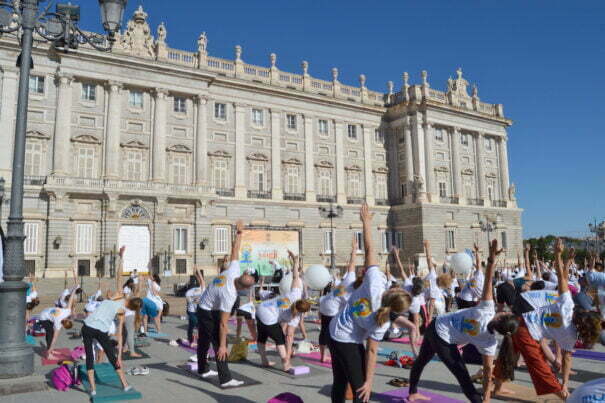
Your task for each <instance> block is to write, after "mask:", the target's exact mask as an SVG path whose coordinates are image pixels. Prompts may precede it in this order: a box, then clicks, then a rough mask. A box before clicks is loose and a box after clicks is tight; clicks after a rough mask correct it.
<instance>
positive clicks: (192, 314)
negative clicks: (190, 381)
mask: <svg viewBox="0 0 605 403" xmlns="http://www.w3.org/2000/svg"><path fill="white" fill-rule="evenodd" d="M195 277H196V278H197V283H198V286H197V287H192V288H190V289H188V290H187V292H186V293H185V300H186V301H187V341H188V342H189V346H190V347H195V346H196V345H194V339H193V330H194V329H196V328H197V315H196V311H197V306H198V305H199V303H200V298H201V297H202V293H203V292H204V289H205V288H206V283H205V282H204V277H203V276H202V274H201V273H200V270H199V269H198V268H197V267H196V268H195Z"/></svg>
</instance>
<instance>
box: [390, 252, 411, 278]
mask: <svg viewBox="0 0 605 403" xmlns="http://www.w3.org/2000/svg"><path fill="white" fill-rule="evenodd" d="M391 253H393V257H394V258H395V264H396V265H397V268H398V269H399V272H400V273H401V278H402V279H403V280H407V279H408V276H407V273H406V272H405V269H404V268H403V264H401V258H400V257H399V249H397V248H396V247H394V246H393V248H392V249H391Z"/></svg>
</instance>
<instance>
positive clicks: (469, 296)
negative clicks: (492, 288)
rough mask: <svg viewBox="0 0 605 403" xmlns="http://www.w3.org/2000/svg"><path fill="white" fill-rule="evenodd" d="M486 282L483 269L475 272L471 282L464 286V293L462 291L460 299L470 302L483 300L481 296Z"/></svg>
mask: <svg viewBox="0 0 605 403" xmlns="http://www.w3.org/2000/svg"><path fill="white" fill-rule="evenodd" d="M484 281H485V276H484V275H483V271H482V270H481V269H478V270H475V273H474V274H473V276H472V277H471V279H470V280H469V282H468V283H467V284H466V285H465V286H464V288H463V289H462V291H460V298H461V299H462V300H464V301H469V302H470V301H477V300H479V298H481V294H482V293H483V282H484Z"/></svg>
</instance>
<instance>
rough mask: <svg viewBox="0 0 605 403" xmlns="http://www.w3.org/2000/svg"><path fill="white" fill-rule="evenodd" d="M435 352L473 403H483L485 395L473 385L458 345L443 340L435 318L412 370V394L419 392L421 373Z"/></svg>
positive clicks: (425, 334) (427, 331)
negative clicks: (437, 329) (436, 328)
mask: <svg viewBox="0 0 605 403" xmlns="http://www.w3.org/2000/svg"><path fill="white" fill-rule="evenodd" d="M435 354H437V356H438V357H439V358H440V359H441V361H442V362H443V363H444V364H445V366H446V367H447V369H449V370H450V372H451V373H452V374H454V376H455V377H456V379H457V380H458V383H459V384H460V388H461V389H462V391H463V392H464V394H465V395H466V398H467V399H468V400H470V401H471V402H472V403H481V402H482V401H483V397H482V396H481V395H480V394H479V393H478V392H477V389H475V385H473V382H472V381H471V376H470V375H469V373H468V370H467V369H466V365H465V364H464V361H463V360H462V357H461V356H460V352H459V351H458V346H456V345H455V344H449V343H446V342H445V341H443V339H441V337H439V335H438V334H437V331H436V330H435V321H434V320H433V321H432V322H431V324H430V325H429V327H428V328H427V330H426V332H425V333H424V339H423V341H422V346H421V347H420V353H418V357H417V358H416V361H414V366H413V367H412V371H411V372H410V394H413V393H416V392H418V381H419V380H420V375H421V374H422V371H423V370H424V367H425V366H426V364H428V363H429V361H431V359H432V358H433V357H434V356H435Z"/></svg>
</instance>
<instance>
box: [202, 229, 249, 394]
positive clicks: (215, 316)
mask: <svg viewBox="0 0 605 403" xmlns="http://www.w3.org/2000/svg"><path fill="white" fill-rule="evenodd" d="M243 229H244V223H243V222H242V221H241V220H239V221H238V222H237V224H236V230H237V232H236V235H235V240H234V241H233V246H232V248H231V263H230V264H229V267H228V268H227V270H225V271H223V272H221V273H220V274H219V275H218V276H216V277H215V278H214V279H213V280H212V282H210V283H209V284H208V286H207V287H206V290H204V293H203V294H202V296H201V299H200V305H199V309H198V311H197V318H198V336H199V342H198V346H197V358H198V374H199V375H200V376H201V377H202V378H208V377H210V376H216V375H218V377H219V382H220V384H221V387H223V388H229V387H235V386H241V385H243V382H242V381H237V380H235V379H233V378H232V377H231V373H230V372H229V366H228V365H227V356H228V351H227V333H229V326H228V321H229V316H230V314H231V310H232V309H233V305H234V304H235V301H236V300H237V292H238V291H239V290H244V289H248V288H250V287H251V286H253V285H254V277H252V276H251V275H249V274H241V270H240V265H239V260H238V259H239V251H240V245H241V241H242V232H243ZM210 343H212V346H213V348H214V351H215V352H216V367H217V370H218V372H216V371H213V370H211V369H210V367H209V366H208V357H207V356H208V349H209V348H210Z"/></svg>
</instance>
